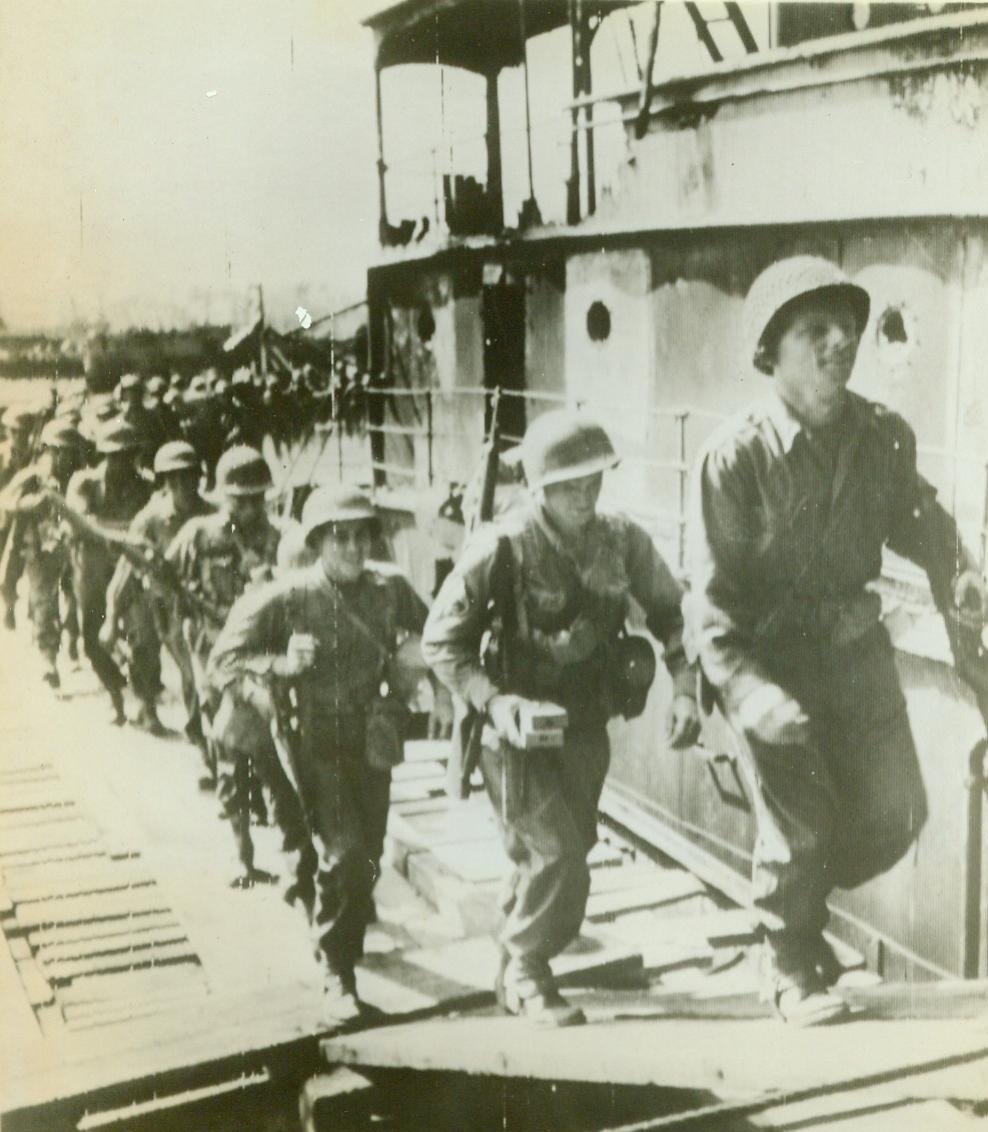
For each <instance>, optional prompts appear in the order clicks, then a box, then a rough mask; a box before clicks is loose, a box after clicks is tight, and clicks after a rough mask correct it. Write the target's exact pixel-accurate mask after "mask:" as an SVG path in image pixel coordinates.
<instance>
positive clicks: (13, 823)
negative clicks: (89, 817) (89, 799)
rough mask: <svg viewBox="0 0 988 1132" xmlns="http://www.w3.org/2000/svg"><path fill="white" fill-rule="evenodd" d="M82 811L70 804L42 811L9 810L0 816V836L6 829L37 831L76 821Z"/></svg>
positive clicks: (45, 808) (50, 807)
mask: <svg viewBox="0 0 988 1132" xmlns="http://www.w3.org/2000/svg"><path fill="white" fill-rule="evenodd" d="M81 814H82V811H81V810H80V809H79V808H78V807H77V806H76V805H75V804H74V803H72V802H68V803H66V804H65V805H62V806H46V807H44V808H42V809H37V808H35V809H26V810H9V811H7V812H6V813H2V814H0V835H3V834H5V833H6V832H7V830H8V829H37V828H41V827H42V826H50V825H55V824H56V823H58V822H64V821H78V820H79V819H80V817H81Z"/></svg>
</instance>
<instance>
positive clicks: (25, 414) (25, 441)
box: [0, 406, 37, 487]
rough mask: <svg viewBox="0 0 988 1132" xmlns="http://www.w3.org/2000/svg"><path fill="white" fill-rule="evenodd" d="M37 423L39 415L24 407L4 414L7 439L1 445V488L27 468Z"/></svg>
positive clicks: (8, 410) (15, 407)
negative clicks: (32, 435)
mask: <svg viewBox="0 0 988 1132" xmlns="http://www.w3.org/2000/svg"><path fill="white" fill-rule="evenodd" d="M36 421H37V413H35V412H33V411H32V410H30V409H27V408H24V407H23V406H11V408H9V409H7V411H6V412H5V413H4V414H3V428H4V432H5V434H6V437H5V439H4V441H3V444H2V445H0V487H3V486H4V484H7V483H10V481H11V480H12V479H13V478H14V476H15V475H16V474H17V473H18V472H19V471H20V470H21V469H22V468H25V467H27V464H28V461H29V460H30V459H31V434H32V432H33V430H34V426H35V422H36Z"/></svg>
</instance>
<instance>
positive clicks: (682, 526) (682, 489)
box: [676, 409, 690, 570]
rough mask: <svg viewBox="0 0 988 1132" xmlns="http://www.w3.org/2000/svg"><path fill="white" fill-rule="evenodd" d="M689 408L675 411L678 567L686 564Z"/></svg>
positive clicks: (680, 567)
mask: <svg viewBox="0 0 988 1132" xmlns="http://www.w3.org/2000/svg"><path fill="white" fill-rule="evenodd" d="M689 415H690V414H689V409H681V410H679V411H678V412H677V413H676V425H677V428H678V430H679V437H678V453H677V455H678V457H679V472H678V475H679V513H678V515H677V528H678V529H677V532H676V536H677V543H676V546H677V558H678V564H679V569H680V570H682V569H683V568H684V567H685V566H686V502H687V501H686V494H687V489H688V482H687V481H688V469H687V467H686V421H687V418H688V417H689Z"/></svg>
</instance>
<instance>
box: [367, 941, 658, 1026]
mask: <svg viewBox="0 0 988 1132" xmlns="http://www.w3.org/2000/svg"><path fill="white" fill-rule="evenodd" d="M497 962H498V952H497V946H496V944H495V943H494V941H493V940H492V939H490V938H488V937H485V936H476V937H473V938H471V939H464V940H459V941H456V942H454V943H449V944H445V945H443V946H440V947H431V948H420V949H416V950H410V951H401V952H391V953H388V954H381V955H367V956H365V957H364V958H363V960H361V962H360V964H359V965H358V971H357V985H358V988H359V990H360V994H361V997H362V998H364V1000H365V1001H366V1002H368V1003H370V1004H371V1005H373V1006H376V1007H378V1008H379V1009H381V1010H384V1011H387V1012H388V1013H404V1012H407V1011H413V1010H421V1009H423V1008H427V1007H435V1006H437V1005H440V1004H443V1005H446V1006H453V1005H455V1004H456V1003H457V1002H460V1001H463V1000H470V999H473V998H475V997H476V996H477V995H478V994H484V993H486V992H489V991H490V990H491V988H492V986H493V981H494V974H495V971H496V970H497ZM552 968H553V972H554V973H555V975H556V977H557V979H558V980H559V981H560V982H561V983H563V984H564V985H570V984H577V983H580V982H586V981H588V980H596V981H606V980H612V979H615V978H619V977H620V978H627V977H628V976H630V975H633V974H636V973H639V972H640V971H641V959H640V957H639V956H638V955H637V954H635V953H633V952H631V951H629V950H628V949H627V948H625V947H622V946H621V945H619V944H614V943H612V942H609V941H605V940H601V939H599V938H596V937H594V936H589V935H584V936H581V937H580V938H579V939H577V940H576V941H574V943H573V944H572V945H571V947H570V948H568V949H567V951H566V952H564V953H563V954H562V955H560V956H557V957H556V958H555V959H554V960H553V961H552Z"/></svg>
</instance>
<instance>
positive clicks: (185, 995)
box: [62, 968, 209, 1026]
mask: <svg viewBox="0 0 988 1132" xmlns="http://www.w3.org/2000/svg"><path fill="white" fill-rule="evenodd" d="M191 970H192V969H191V968H190V972H191ZM208 998H209V989H208V987H207V986H206V984H205V983H204V982H203V981H201V980H199V981H196V980H194V979H192V978H188V979H186V980H185V981H184V982H181V983H175V984H174V985H172V986H169V987H162V988H161V989H159V990H158V991H154V992H149V993H146V994H143V995H139V994H134V995H130V996H127V997H122V996H121V997H117V998H110V999H104V1000H102V1001H100V1002H79V1003H68V1004H67V1005H65V1006H64V1007H63V1008H62V1010H63V1013H64V1015H65V1020H66V1022H69V1023H77V1024H78V1025H80V1026H82V1025H85V1024H86V1023H87V1022H90V1021H91V1020H93V1019H95V1018H101V1017H108V1016H109V1017H114V1016H117V1015H121V1014H123V1015H126V1014H127V1012H128V1011H129V1010H132V1009H133V1008H134V1007H144V1006H150V1007H152V1008H155V1009H167V1008H169V1007H172V1006H176V1005H179V1006H180V1005H184V1004H188V1003H204V1004H205V1005H206V1006H208V1005H209V1003H208Z"/></svg>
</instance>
